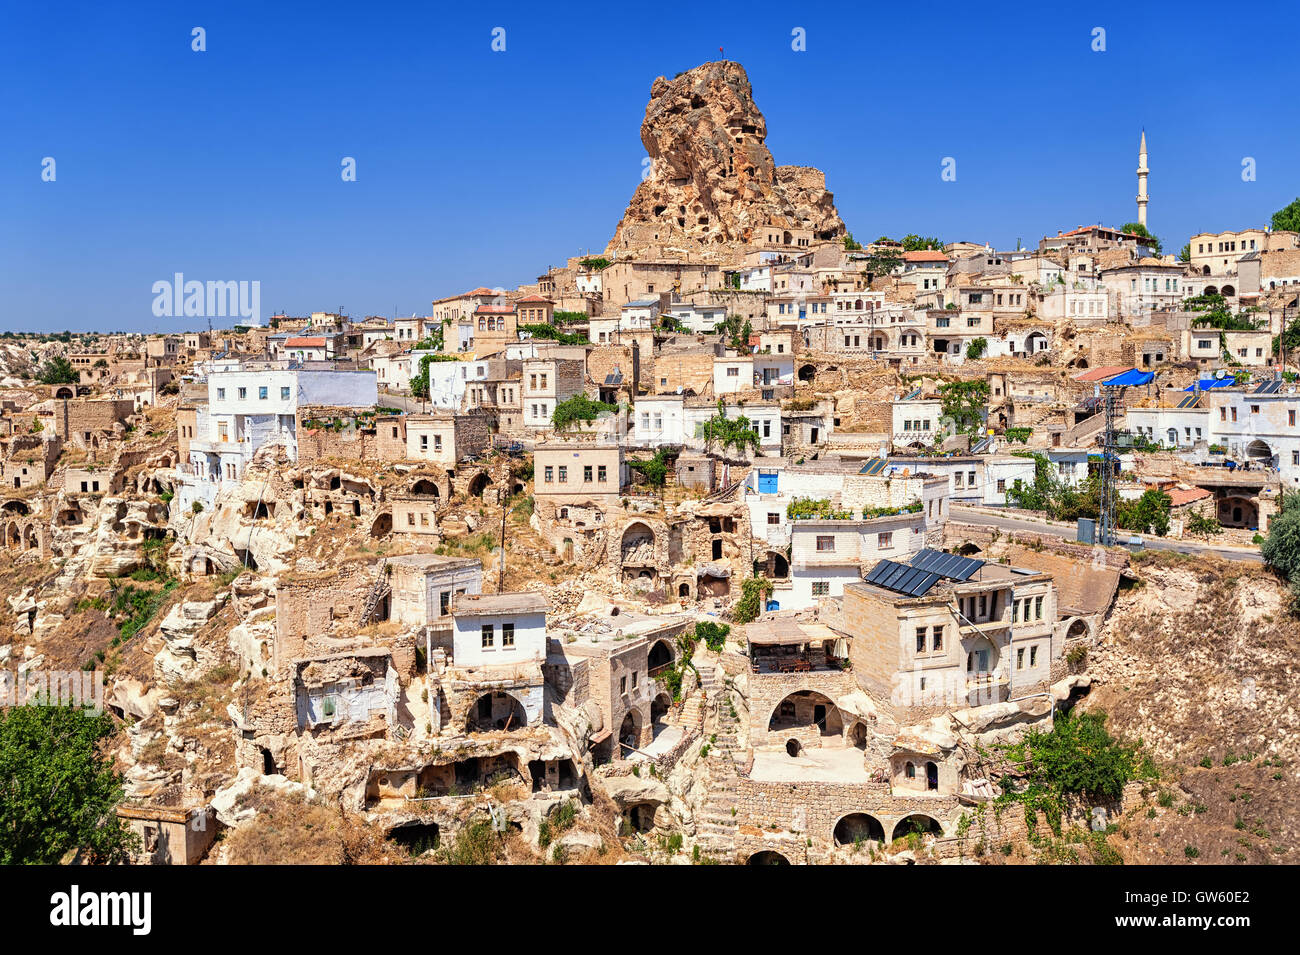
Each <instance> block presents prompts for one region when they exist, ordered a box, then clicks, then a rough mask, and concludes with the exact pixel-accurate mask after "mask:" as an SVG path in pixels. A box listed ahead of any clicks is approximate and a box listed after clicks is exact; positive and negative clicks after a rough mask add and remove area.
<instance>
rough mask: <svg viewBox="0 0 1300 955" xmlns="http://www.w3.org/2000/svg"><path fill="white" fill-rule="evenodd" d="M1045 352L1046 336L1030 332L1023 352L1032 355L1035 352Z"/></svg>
mask: <svg viewBox="0 0 1300 955" xmlns="http://www.w3.org/2000/svg"><path fill="white" fill-rule="evenodd" d="M1046 350H1047V336H1046V335H1044V334H1043V333H1042V332H1030V333H1029V337H1028V338H1026V339H1025V351H1027V352H1028V353H1029V354H1031V355H1033V354H1035V353H1036V352H1040V351H1046Z"/></svg>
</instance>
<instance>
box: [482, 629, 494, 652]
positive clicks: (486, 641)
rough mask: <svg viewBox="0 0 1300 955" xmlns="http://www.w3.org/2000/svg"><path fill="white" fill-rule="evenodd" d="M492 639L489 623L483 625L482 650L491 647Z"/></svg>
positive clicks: (492, 634)
mask: <svg viewBox="0 0 1300 955" xmlns="http://www.w3.org/2000/svg"><path fill="white" fill-rule="evenodd" d="M493 639H494V633H493V626H492V624H490V623H485V624H483V648H484V649H488V648H490V647H491V646H492V643H493Z"/></svg>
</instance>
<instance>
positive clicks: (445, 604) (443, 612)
mask: <svg viewBox="0 0 1300 955" xmlns="http://www.w3.org/2000/svg"><path fill="white" fill-rule="evenodd" d="M450 607H451V591H450V590H444V591H443V592H442V593H440V594H438V616H440V617H445V616H447V611H448V610H449V609H450Z"/></svg>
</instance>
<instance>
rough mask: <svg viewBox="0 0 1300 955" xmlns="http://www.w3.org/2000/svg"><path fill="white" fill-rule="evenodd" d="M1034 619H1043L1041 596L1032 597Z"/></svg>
mask: <svg viewBox="0 0 1300 955" xmlns="http://www.w3.org/2000/svg"><path fill="white" fill-rule="evenodd" d="M1034 619H1035V620H1042V619H1043V598H1042V597H1035V598H1034Z"/></svg>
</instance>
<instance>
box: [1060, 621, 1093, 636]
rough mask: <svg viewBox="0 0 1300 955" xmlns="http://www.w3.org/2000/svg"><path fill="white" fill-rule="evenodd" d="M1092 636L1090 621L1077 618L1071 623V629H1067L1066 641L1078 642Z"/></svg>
mask: <svg viewBox="0 0 1300 955" xmlns="http://www.w3.org/2000/svg"><path fill="white" fill-rule="evenodd" d="M1091 635H1092V630H1091V628H1090V627H1089V626H1088V621H1086V620H1084V619H1083V618H1082V617H1075V618H1074V619H1073V620H1072V621H1070V625H1069V627H1067V628H1066V631H1065V639H1067V640H1077V639H1079V638H1081V637H1087V636H1091Z"/></svg>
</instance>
